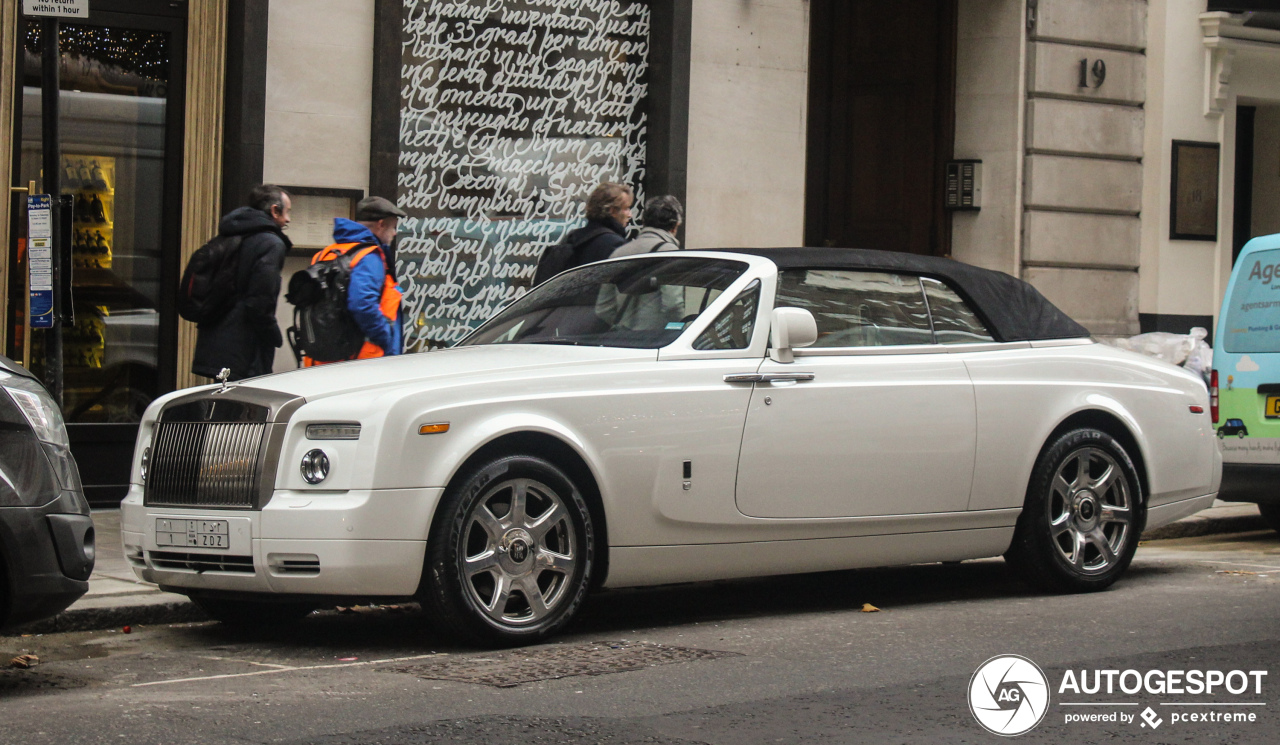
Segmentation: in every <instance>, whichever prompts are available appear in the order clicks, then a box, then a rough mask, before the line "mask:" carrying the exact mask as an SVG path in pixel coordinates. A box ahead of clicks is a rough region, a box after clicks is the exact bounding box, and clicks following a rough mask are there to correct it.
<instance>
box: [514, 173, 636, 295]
mask: <svg viewBox="0 0 1280 745" xmlns="http://www.w3.org/2000/svg"><path fill="white" fill-rule="evenodd" d="M633 204H635V193H634V192H633V191H632V190H631V187H630V186H627V185H626V184H614V183H609V182H605V183H603V184H600V185H599V186H597V187H596V188H595V189H593V190H592V192H591V194H590V196H588V197H587V224H586V225H583V226H582V227H580V228H578V229H577V230H573V231H571V232H570V233H569V234H568V235H566V236H565V237H564V240H562V241H561V242H560V243H557V244H556V245H554V246H552V247H550V248H548V249H547V250H546V251H545V252H544V253H543V255H542V258H541V259H539V260H538V268H537V271H536V272H535V273H534V275H533V286H534V287H537V286H538V285H540V284H542V283H543V282H546V281H547V280H548V279H551V278H552V277H554V276H556V275H557V274H559V273H560V272H563V271H565V270H566V269H572V268H574V267H575V266H582V265H583V264H591V263H593V262H596V261H604V260H605V259H607V258H609V255H610V254H612V253H613V251H614V249H616V248H617V247H618V246H621V245H622V244H623V243H626V242H627V223H629V222H631V206H632V205H633Z"/></svg>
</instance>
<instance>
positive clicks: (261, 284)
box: [191, 207, 292, 380]
mask: <svg viewBox="0 0 1280 745" xmlns="http://www.w3.org/2000/svg"><path fill="white" fill-rule="evenodd" d="M218 235H224V236H228V235H239V236H244V237H243V239H242V241H241V243H240V255H239V266H238V269H239V271H238V273H237V275H236V291H237V296H236V301H235V304H234V305H232V306H231V310H229V311H227V314H226V315H225V316H223V317H222V318H221V319H219V320H217V321H209V322H206V323H202V324H200V326H199V327H198V329H197V332H196V353H195V358H194V359H193V360H192V363H191V372H193V373H195V374H196V375H203V376H205V377H208V378H212V377H214V376H215V375H217V374H218V372H219V371H220V370H221V369H222V368H224V367H226V368H229V369H230V370H231V380H243V379H245V378H252V377H254V376H257V375H266V374H267V373H270V372H271V366H272V361H273V360H274V358H275V353H276V348H277V347H279V346H280V344H281V342H282V339H281V336H280V324H278V323H276V299H277V298H278V297H279V296H280V272H281V271H282V270H283V269H284V257H285V252H287V251H288V250H289V248H290V246H291V245H292V244H291V243H290V242H289V239H288V238H287V237H286V236H285V234H284V233H283V232H282V231H281V230H280V228H279V226H277V225H276V224H275V222H274V221H273V220H272V219H271V216H270V215H268V214H267V213H265V212H263V211H262V210H257V209H254V208H252V207H239V208H237V209H235V210H232V211H231V212H230V213H228V214H227V216H226V217H224V218H222V223H221V224H220V225H219V226H218Z"/></svg>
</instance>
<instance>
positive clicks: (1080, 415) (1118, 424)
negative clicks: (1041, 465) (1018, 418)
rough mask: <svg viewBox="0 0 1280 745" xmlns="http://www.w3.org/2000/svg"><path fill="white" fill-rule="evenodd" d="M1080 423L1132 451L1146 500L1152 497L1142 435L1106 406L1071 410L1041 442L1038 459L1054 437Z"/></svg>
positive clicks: (1037, 459) (1050, 444) (1131, 455)
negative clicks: (1104, 407) (1110, 437)
mask: <svg viewBox="0 0 1280 745" xmlns="http://www.w3.org/2000/svg"><path fill="white" fill-rule="evenodd" d="M1080 427H1092V428H1094V429H1097V430H1101V431H1103V432H1106V433H1107V434H1109V435H1111V436H1112V437H1114V438H1115V439H1116V441H1118V442H1119V443H1120V445H1121V446H1122V447H1124V449H1125V452H1126V453H1128V454H1129V458H1130V459H1131V460H1132V461H1133V467H1134V469H1135V470H1136V471H1137V472H1138V482H1139V486H1141V488H1142V496H1143V500H1144V502H1145V500H1147V499H1149V498H1150V496H1151V481H1150V477H1149V474H1148V473H1147V459H1146V456H1145V455H1144V453H1143V449H1142V445H1141V444H1140V443H1139V441H1138V437H1137V436H1136V435H1135V434H1134V433H1133V430H1132V429H1131V428H1130V425H1129V423H1127V422H1126V421H1125V420H1124V419H1123V418H1121V416H1120V415H1119V414H1117V413H1116V412H1114V411H1108V410H1106V409H1083V410H1081V411H1077V412H1075V413H1074V414H1071V415H1070V416H1068V417H1067V418H1065V419H1063V420H1062V421H1061V422H1060V423H1059V424H1058V426H1057V427H1055V428H1054V429H1053V431H1052V432H1050V433H1049V436H1048V437H1047V438H1046V439H1045V441H1044V444H1043V445H1041V446H1040V452H1039V453H1038V454H1037V455H1036V462H1039V460H1040V458H1041V457H1042V456H1043V455H1044V453H1045V451H1046V450H1048V449H1049V447H1050V446H1052V445H1053V443H1054V441H1055V440H1057V439H1058V437H1060V436H1061V435H1062V434H1064V433H1066V432H1068V431H1070V430H1073V429H1078V428H1080Z"/></svg>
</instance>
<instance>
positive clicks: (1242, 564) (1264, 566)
mask: <svg viewBox="0 0 1280 745" xmlns="http://www.w3.org/2000/svg"><path fill="white" fill-rule="evenodd" d="M1201 561H1202V562H1203V563H1205V564H1222V565H1223V566H1229V567H1256V568H1258V569H1271V570H1273V571H1276V572H1280V567H1276V566H1270V565H1268V564H1247V563H1245V562H1240V561H1210V560H1209V559H1201Z"/></svg>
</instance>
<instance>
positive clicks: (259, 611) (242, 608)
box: [188, 595, 316, 629]
mask: <svg viewBox="0 0 1280 745" xmlns="http://www.w3.org/2000/svg"><path fill="white" fill-rule="evenodd" d="M188 597H190V598H191V602H193V603H195V604H196V605H197V606H199V608H200V610H202V611H204V612H205V613H207V614H208V615H209V617H210V618H212V619H213V620H215V621H218V622H220V623H223V624H226V625H227V626H234V627H236V628H243V629H262V628H278V627H280V626H288V625H292V624H294V623H297V622H298V621H300V620H302V619H303V618H305V617H307V616H309V615H311V612H312V611H314V610H315V609H316V607H315V605H313V604H311V603H296V602H268V601H255V600H227V599H224V598H209V597H201V596H199V595H191V596H188Z"/></svg>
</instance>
